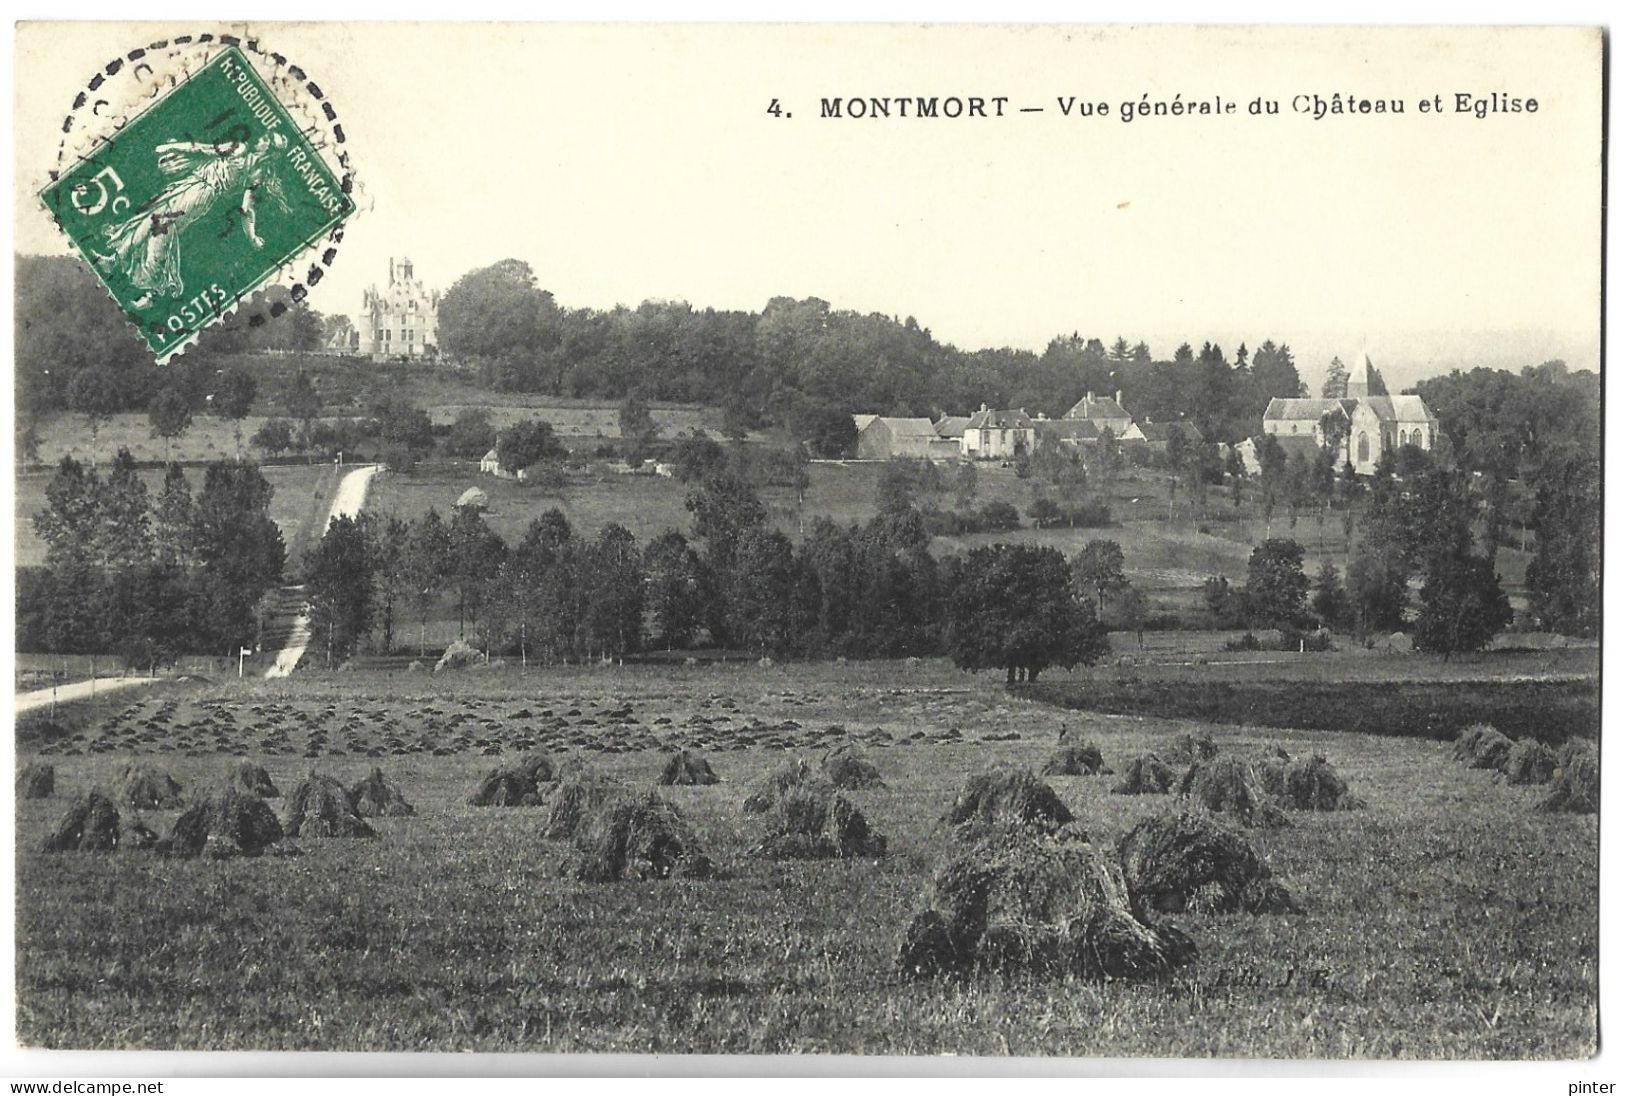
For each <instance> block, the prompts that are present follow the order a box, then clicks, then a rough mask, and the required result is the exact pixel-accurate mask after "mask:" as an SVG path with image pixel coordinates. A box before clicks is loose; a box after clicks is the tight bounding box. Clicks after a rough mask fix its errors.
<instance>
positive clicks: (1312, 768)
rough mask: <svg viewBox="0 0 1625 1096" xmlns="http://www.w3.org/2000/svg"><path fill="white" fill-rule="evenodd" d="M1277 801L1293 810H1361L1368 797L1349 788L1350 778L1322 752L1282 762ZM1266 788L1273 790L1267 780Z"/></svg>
mask: <svg viewBox="0 0 1625 1096" xmlns="http://www.w3.org/2000/svg"><path fill="white" fill-rule="evenodd" d="M1280 772H1281V778H1280V787H1279V788H1278V789H1276V790H1275V791H1274V794H1275V796H1276V801H1277V802H1278V803H1280V805H1281V806H1283V807H1285V808H1287V809H1288V810H1294V811H1358V810H1364V809H1365V805H1366V804H1365V800H1363V799H1361V798H1360V797H1359V796H1357V795H1355V794H1354V793H1353V792H1351V791H1349V786H1348V782H1347V781H1345V780H1344V779H1343V778H1342V777H1341V776H1339V775H1338V773H1337V770H1336V769H1335V768H1333V767H1332V763H1331V762H1330V761H1327V760H1326V758H1325V756H1324V755H1323V754H1318V753H1317V754H1313V755H1311V756H1309V757H1300V758H1298V759H1297V760H1296V761H1288V762H1286V763H1285V764H1284V765H1282V766H1281V770H1280ZM1264 783H1265V789H1266V790H1270V787H1269V785H1270V781H1269V780H1266V781H1265V782H1264Z"/></svg>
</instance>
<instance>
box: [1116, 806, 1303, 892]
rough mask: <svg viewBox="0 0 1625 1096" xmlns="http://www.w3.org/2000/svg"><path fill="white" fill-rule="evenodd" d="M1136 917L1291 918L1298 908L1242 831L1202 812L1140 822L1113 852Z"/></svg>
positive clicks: (1185, 812)
mask: <svg viewBox="0 0 1625 1096" xmlns="http://www.w3.org/2000/svg"><path fill="white" fill-rule="evenodd" d="M1117 851H1118V855H1119V857H1120V858H1121V861H1122V866H1123V875H1124V878H1125V879H1126V880H1127V882H1128V892H1129V896H1130V898H1131V900H1132V903H1133V906H1134V910H1135V912H1136V913H1137V914H1138V915H1139V916H1141V917H1142V918H1143V917H1149V916H1150V915H1151V914H1152V913H1153V912H1160V913H1180V912H1183V911H1185V910H1194V911H1201V912H1226V913H1229V912H1236V911H1244V912H1247V913H1289V912H1298V911H1299V906H1298V904H1297V902H1295V901H1294V900H1293V898H1292V896H1291V895H1290V894H1288V893H1287V892H1286V890H1285V888H1283V887H1282V886H1281V885H1280V884H1279V883H1277V882H1275V880H1274V879H1272V878H1271V876H1270V870H1269V867H1268V866H1267V865H1266V864H1265V863H1264V860H1263V858H1262V857H1260V856H1259V855H1258V852H1257V851H1256V850H1255V849H1254V848H1253V846H1252V844H1251V843H1250V842H1249V841H1248V840H1247V838H1246V837H1244V836H1242V834H1241V833H1240V831H1238V830H1234V829H1231V828H1230V827H1228V826H1226V825H1224V824H1222V823H1221V822H1219V821H1218V820H1217V819H1216V818H1214V816H1213V815H1211V814H1207V813H1205V812H1200V811H1180V812H1177V813H1175V812H1168V813H1164V814H1159V815H1153V816H1152V817H1150V818H1147V819H1144V820H1143V821H1141V822H1140V823H1139V824H1138V825H1137V826H1135V827H1134V828H1133V829H1132V830H1130V831H1129V832H1128V833H1126V834H1124V835H1123V839H1122V841H1120V842H1119V843H1118V846H1117Z"/></svg>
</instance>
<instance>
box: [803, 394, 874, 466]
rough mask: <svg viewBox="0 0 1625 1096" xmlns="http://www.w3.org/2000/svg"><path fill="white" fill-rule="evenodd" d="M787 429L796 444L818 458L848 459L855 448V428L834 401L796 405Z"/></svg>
mask: <svg viewBox="0 0 1625 1096" xmlns="http://www.w3.org/2000/svg"><path fill="white" fill-rule="evenodd" d="M789 426H790V432H791V433H792V434H793V435H795V438H796V440H797V441H799V442H801V443H802V444H803V445H805V446H806V447H807V448H808V450H810V451H811V452H812V454H813V455H814V456H817V457H825V458H829V459H839V458H841V457H849V456H851V455H852V451H853V450H854V449H855V448H856V447H857V444H858V427H857V424H856V423H854V422H853V421H852V416H851V415H849V414H847V412H846V409H845V408H844V407H842V406H841V405H840V404H839V403H837V402H835V401H833V400H812V399H803V400H798V401H796V403H795V406H794V408H793V409H792V411H791V419H790V423H789Z"/></svg>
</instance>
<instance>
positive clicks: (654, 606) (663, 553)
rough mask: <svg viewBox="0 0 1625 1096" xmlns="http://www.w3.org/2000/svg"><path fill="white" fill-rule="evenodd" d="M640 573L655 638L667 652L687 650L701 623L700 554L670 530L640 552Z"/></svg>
mask: <svg viewBox="0 0 1625 1096" xmlns="http://www.w3.org/2000/svg"><path fill="white" fill-rule="evenodd" d="M643 572H644V581H645V583H646V584H647V589H648V601H649V610H650V613H651V615H652V617H653V620H654V626H655V638H656V639H657V640H658V641H659V642H661V643H663V644H664V645H665V647H666V649H667V650H668V651H669V650H671V649H672V648H673V647H687V646H688V645H689V644H690V643H692V642H693V641H694V636H695V634H696V633H697V632H698V631H699V628H700V624H701V621H702V620H703V613H702V603H701V602H702V598H703V597H704V593H705V590H704V576H703V575H702V574H701V564H700V557H699V555H698V554H697V553H696V552H695V551H694V549H693V548H691V547H689V544H688V539H687V538H686V537H684V536H683V534H681V533H679V532H677V531H676V530H675V529H670V530H667V531H666V532H664V533H662V534H661V535H660V536H658V537H656V538H655V539H654V540H652V541H650V542H649V546H648V547H647V548H645V549H644V550H643Z"/></svg>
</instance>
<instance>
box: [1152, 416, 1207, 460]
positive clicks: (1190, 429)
mask: <svg viewBox="0 0 1625 1096" xmlns="http://www.w3.org/2000/svg"><path fill="white" fill-rule="evenodd" d="M1139 428H1140V433H1141V434H1142V435H1143V436H1144V437H1145V441H1146V445H1147V447H1148V448H1149V449H1150V450H1151V452H1153V453H1160V454H1163V455H1166V454H1167V452H1168V441H1169V439H1170V438H1172V437H1173V436H1174V435H1175V434H1178V435H1179V436H1180V437H1181V438H1183V439H1184V441H1185V445H1186V446H1187V447H1191V446H1197V445H1201V444H1203V443H1204V442H1206V441H1207V436H1206V435H1205V434H1203V433H1202V429H1201V427H1199V426H1197V425H1196V424H1195V423H1194V422H1189V421H1187V420H1184V419H1178V420H1175V421H1173V422H1150V421H1147V422H1142V423H1140V424H1139Z"/></svg>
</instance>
